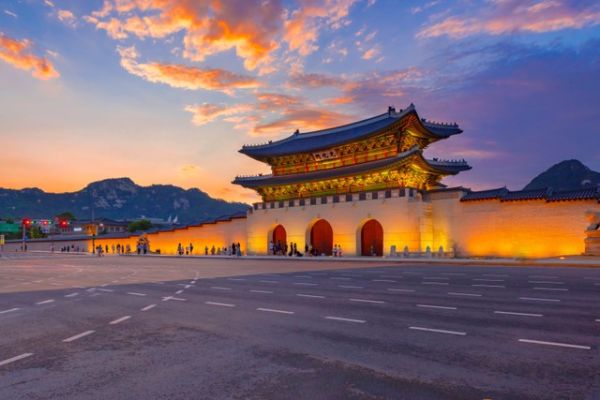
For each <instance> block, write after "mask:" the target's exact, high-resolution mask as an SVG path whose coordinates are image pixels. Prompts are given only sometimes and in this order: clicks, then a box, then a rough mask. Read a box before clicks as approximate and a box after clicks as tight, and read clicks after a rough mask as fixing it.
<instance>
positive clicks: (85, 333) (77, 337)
mask: <svg viewBox="0 0 600 400" xmlns="http://www.w3.org/2000/svg"><path fill="white" fill-rule="evenodd" d="M94 332H96V331H85V332H82V333H79V334H77V335H75V336H71V337H69V338H66V339H63V342H65V343H69V342H72V341H75V340H77V339H81V338H82V337H85V336H88V335H91V334H92V333H94Z"/></svg>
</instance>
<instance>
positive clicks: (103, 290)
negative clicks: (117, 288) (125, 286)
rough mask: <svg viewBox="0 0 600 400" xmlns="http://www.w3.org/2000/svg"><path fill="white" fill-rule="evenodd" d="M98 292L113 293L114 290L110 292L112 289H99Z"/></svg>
mask: <svg viewBox="0 0 600 400" xmlns="http://www.w3.org/2000/svg"><path fill="white" fill-rule="evenodd" d="M98 290H100V291H102V292H114V290H112V289H102V288H100V289H98Z"/></svg>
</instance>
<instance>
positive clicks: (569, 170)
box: [523, 160, 600, 190]
mask: <svg viewBox="0 0 600 400" xmlns="http://www.w3.org/2000/svg"><path fill="white" fill-rule="evenodd" d="M599 185H600V172H596V171H592V170H591V169H589V168H588V167H586V166H585V165H584V164H583V163H582V162H581V161H579V160H565V161H561V162H559V163H558V164H555V165H553V166H552V167H550V168H549V169H547V170H546V171H544V172H542V173H541V174H539V175H538V176H536V177H535V178H533V180H532V181H531V182H529V184H527V186H525V187H524V188H523V190H533V189H544V188H552V189H554V190H575V189H583V188H589V187H597V186H599Z"/></svg>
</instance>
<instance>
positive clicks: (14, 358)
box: [0, 353, 33, 367]
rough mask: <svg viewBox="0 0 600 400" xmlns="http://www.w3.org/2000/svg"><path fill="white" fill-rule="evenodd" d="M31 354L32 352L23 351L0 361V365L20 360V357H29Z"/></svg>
mask: <svg viewBox="0 0 600 400" xmlns="http://www.w3.org/2000/svg"><path fill="white" fill-rule="evenodd" d="M32 355H33V353H23V354H20V355H18V356H15V357H12V358H9V359H6V360H3V361H0V367H1V366H3V365H6V364H10V363H12V362H15V361H19V360H22V359H24V358H27V357H31V356H32Z"/></svg>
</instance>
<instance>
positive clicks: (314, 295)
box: [296, 293, 325, 299]
mask: <svg viewBox="0 0 600 400" xmlns="http://www.w3.org/2000/svg"><path fill="white" fill-rule="evenodd" d="M296 296H300V297H310V298H313V299H324V298H325V296H319V295H316V294H304V293H296Z"/></svg>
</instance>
